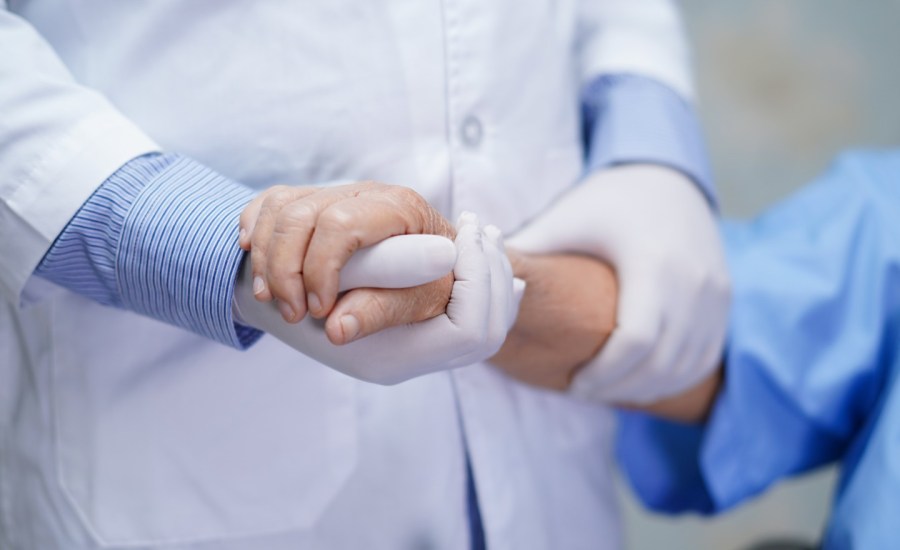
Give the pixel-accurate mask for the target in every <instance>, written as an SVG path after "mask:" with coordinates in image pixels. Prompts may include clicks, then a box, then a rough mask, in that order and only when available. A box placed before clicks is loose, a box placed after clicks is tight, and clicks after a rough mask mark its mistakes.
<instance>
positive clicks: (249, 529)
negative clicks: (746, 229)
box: [0, 0, 689, 550]
mask: <svg viewBox="0 0 900 550" xmlns="http://www.w3.org/2000/svg"><path fill="white" fill-rule="evenodd" d="M7 9H8V10H9V11H2V10H0V235H2V238H0V296H2V300H0V548H2V549H4V550H37V549H40V550H81V549H92V548H101V547H102V548H118V547H131V548H141V549H144V548H158V549H167V550H172V549H186V548H191V549H198V550H199V549H203V550H225V549H229V550H230V549H267V550H279V549H282V548H284V549H287V548H290V549H292V550H297V549H305V548H350V549H360V548H367V549H385V550H397V549H406V548H435V549H437V548H440V549H444V548H446V549H465V548H467V547H468V537H469V535H468V522H467V517H466V504H465V483H464V480H465V450H464V449H465V448H468V452H469V454H470V457H471V461H472V468H473V471H474V475H475V479H476V483H477V486H478V493H479V497H480V503H481V510H482V514H483V520H484V524H485V530H486V535H487V539H488V543H489V547H490V548H491V549H511V550H513V549H515V550H521V549H551V548H553V549H563V548H564V549H578V548H615V547H617V546H619V545H620V542H621V537H620V532H619V527H618V526H617V511H616V506H615V499H614V495H613V486H612V481H611V475H610V458H609V444H610V441H609V438H610V432H611V418H610V414H609V412H608V411H607V410H605V409H603V408H600V407H596V406H593V405H588V404H583V403H579V402H576V401H575V400H573V399H571V398H568V397H566V396H563V395H556V394H551V393H547V392H542V391H538V390H534V389H531V388H528V387H525V386H523V385H520V384H518V383H515V382H512V381H510V380H509V379H507V378H505V377H504V376H503V375H501V374H499V373H498V372H495V371H494V370H492V369H490V368H489V367H487V366H484V365H476V366H472V367H468V368H464V369H460V370H457V371H455V372H449V373H446V372H445V373H439V374H435V375H430V376H425V377H422V378H420V379H417V380H414V381H411V382H409V383H406V384H402V385H399V386H396V387H380V386H375V385H370V384H366V383H362V382H358V381H356V380H353V379H350V378H348V377H345V376H343V375H341V374H338V373H335V372H333V371H331V370H330V369H327V368H325V367H322V366H321V365H318V364H316V363H315V362H313V361H312V360H309V359H307V358H305V357H303V356H301V355H299V354H297V353H296V352H294V351H292V350H290V349H288V348H287V347H285V346H284V345H282V344H280V343H279V342H278V341H276V340H274V339H273V338H264V339H263V340H262V341H261V342H260V343H259V344H258V345H257V346H255V347H254V348H252V349H251V350H250V351H249V352H246V353H241V352H238V351H234V350H231V349H227V348H225V347H223V346H221V345H219V344H216V343H213V342H210V341H205V340H203V339H201V338H199V337H197V336H194V335H192V334H190V333H187V332H185V331H182V330H179V329H176V328H173V327H170V326H166V325H163V324H161V323H159V322H156V321H153V320H149V319H146V318H142V317H140V316H138V315H136V314H132V313H129V312H126V311H119V310H115V309H111V308H107V307H103V306H100V305H97V304H95V303H92V302H90V301H88V300H86V299H84V298H81V297H79V296H77V295H75V294H73V293H70V292H68V291H65V290H62V289H59V288H56V287H53V286H52V285H50V284H49V283H43V282H42V281H41V280H39V279H37V278H34V277H31V273H32V271H33V269H34V268H35V266H36V265H37V263H38V262H39V260H40V258H41V257H42V256H43V254H44V253H45V252H46V250H47V249H48V248H49V246H50V244H51V243H52V241H53V240H54V238H55V237H56V235H57V234H58V233H59V231H60V230H61V229H62V228H63V227H64V225H65V224H66V222H67V221H68V220H69V219H70V218H71V217H72V215H74V213H75V211H76V210H77V208H78V207H79V206H80V205H81V204H82V203H83V202H84V201H85V200H86V199H87V197H88V196H89V195H90V193H91V192H92V191H93V190H94V189H95V188H96V187H97V186H98V185H99V184H100V183H101V182H102V181H103V180H104V179H105V178H106V177H107V176H108V175H109V174H110V173H112V172H113V171H114V170H115V169H116V168H117V167H119V166H120V165H122V164H123V163H124V162H126V161H127V160H129V159H130V158H132V157H134V156H136V155H139V154H141V153H144V152H148V151H153V150H166V151H176V152H180V153H184V154H187V155H190V156H193V157H194V158H196V159H198V160H200V161H202V162H204V163H206V164H208V165H209V166H211V167H213V168H215V169H216V170H218V171H220V172H222V173H224V174H226V175H228V176H230V177H232V178H235V179H237V180H240V181H242V182H245V183H247V184H250V185H253V186H257V187H260V188H263V187H266V186H269V185H272V184H275V183H282V182H289V183H296V184H308V183H312V182H322V181H332V180H340V179H348V178H372V179H378V180H382V181H386V182H390V183H397V184H404V185H409V186H411V187H414V188H415V189H416V190H418V191H419V192H421V193H422V194H423V195H424V196H425V197H426V198H427V199H428V200H429V201H431V203H432V204H434V205H435V206H437V207H438V208H439V209H440V210H441V211H442V212H443V213H445V214H446V215H448V216H451V217H453V216H456V215H457V214H458V213H459V212H460V211H461V210H463V209H467V210H473V211H475V212H477V213H479V215H480V216H481V217H482V219H483V220H485V221H490V222H493V223H496V224H498V225H499V226H500V227H501V228H502V229H504V230H506V231H511V230H514V229H515V228H516V227H518V226H520V225H521V224H522V223H523V222H525V221H526V220H527V219H529V218H530V217H531V216H533V215H534V214H535V213H537V212H539V211H540V210H541V209H543V208H544V207H546V206H547V205H548V203H549V202H550V201H552V199H553V198H554V197H556V196H557V195H559V194H560V193H561V192H562V191H563V190H564V189H566V187H568V186H570V185H571V184H573V182H575V181H576V180H577V179H578V177H579V175H580V172H581V169H582V149H581V146H580V139H579V112H578V107H579V103H578V92H579V88H580V85H581V84H582V83H583V82H584V81H585V80H586V79H588V78H590V77H593V76H596V75H598V74H600V73H602V72H631V73H639V74H644V75H648V76H651V77H655V78H657V79H660V80H662V81H664V82H666V83H668V84H669V85H670V86H672V87H673V88H675V89H676V90H679V91H681V92H683V93H685V94H687V93H689V85H688V78H687V69H686V63H685V52H684V45H683V43H682V36H681V35H680V29H679V25H678V21H677V17H676V14H675V13H674V8H673V7H672V5H671V4H670V2H668V1H665V0H642V1H641V2H637V1H635V0H595V1H593V2H583V3H580V4H579V3H578V2H577V1H576V0H558V1H553V2H551V1H549V0H529V1H527V2H523V1H520V0H495V1H491V2H485V1H484V0H444V1H443V2H438V1H436V0H429V1H424V0H422V1H415V2H397V1H394V2H388V1H383V0H379V1H375V0H366V1H359V0H356V1H350V0H327V1H321V2H238V1H237V0H216V1H209V2H179V1H175V0H155V1H150V0H144V1H131V2H124V1H122V0H80V1H75V0H31V1H27V2H26V1H23V2H13V1H10V2H7Z"/></svg>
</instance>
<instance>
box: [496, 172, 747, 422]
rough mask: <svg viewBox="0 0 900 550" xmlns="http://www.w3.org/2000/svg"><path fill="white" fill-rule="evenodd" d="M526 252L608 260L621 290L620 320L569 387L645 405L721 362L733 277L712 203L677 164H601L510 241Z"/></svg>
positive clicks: (608, 399) (598, 397)
mask: <svg viewBox="0 0 900 550" xmlns="http://www.w3.org/2000/svg"><path fill="white" fill-rule="evenodd" d="M508 245H509V247H510V248H514V249H518V250H521V251H523V252H528V253H538V254H540V253H553V252H574V253H581V254H585V255H588V256H593V257H595V258H598V259H602V260H605V261H608V262H609V263H610V264H612V265H613V267H614V268H615V270H616V273H617V277H618V281H619V288H620V295H619V302H618V312H617V322H616V328H615V329H614V331H613V333H612V335H611V336H610V338H609V340H608V341H607V343H606V344H605V346H604V347H603V349H602V350H601V351H600V353H599V354H598V355H597V356H596V357H595V358H594V359H593V360H592V361H590V362H588V363H587V364H586V365H584V366H583V367H582V368H581V370H580V371H579V372H578V373H577V374H576V376H575V377H574V379H573V381H572V386H571V388H570V390H571V391H572V392H573V393H575V394H577V395H580V396H583V397H586V398H588V399H593V400H599V401H603V402H613V403H635V404H643V403H650V402H654V401H657V400H659V399H661V398H664V397H667V396H670V395H675V394H678V393H680V392H682V391H684V390H685V389H687V388H689V387H691V386H693V385H695V384H696V383H698V382H700V381H701V380H703V379H705V378H706V377H707V376H708V375H709V374H710V373H711V372H712V371H713V370H714V369H715V368H716V366H717V365H718V364H719V362H720V360H721V354H722V349H723V346H724V340H725V332H726V328H727V321H728V309H729V303H730V283H729V277H728V270H727V266H726V263H725V257H724V251H723V248H722V245H721V242H720V239H719V232H718V229H717V226H716V223H715V220H714V217H713V214H712V212H711V210H710V207H709V205H708V204H707V202H706V199H705V198H704V197H703V195H702V194H701V192H700V191H699V190H698V189H697V188H696V186H695V185H694V184H693V183H692V182H691V181H690V180H689V179H687V178H686V177H685V176H683V175H681V174H680V173H679V172H676V171H674V170H671V169H668V168H663V167H657V166H650V165H630V166H623V167H618V168H612V169H608V170H603V171H601V172H598V173H596V174H594V175H592V176H590V177H588V178H587V179H586V180H585V181H584V182H583V183H582V184H581V185H579V186H578V187H576V188H574V189H572V190H571V191H569V192H568V193H567V194H566V195H564V196H563V197H561V198H560V200H559V201H558V202H557V203H555V204H554V205H553V206H551V207H550V208H549V209H548V210H547V211H546V212H544V213H543V214H542V215H540V216H539V217H538V218H537V219H535V220H534V221H533V222H531V223H530V224H529V225H527V226H526V227H525V228H524V229H522V230H521V231H519V232H518V233H517V234H516V235H514V236H513V237H512V238H510V239H509V240H508Z"/></svg>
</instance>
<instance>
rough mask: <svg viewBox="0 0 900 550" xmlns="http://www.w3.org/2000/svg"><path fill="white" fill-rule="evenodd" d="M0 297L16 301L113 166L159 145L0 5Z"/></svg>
mask: <svg viewBox="0 0 900 550" xmlns="http://www.w3.org/2000/svg"><path fill="white" fill-rule="evenodd" d="M0 52H3V53H2V54H0V82H2V83H3V84H2V86H0V113H2V116H0V235H3V236H4V238H3V239H2V240H0V258H2V261H0V298H2V299H5V300H8V301H10V302H12V303H18V302H19V299H20V296H21V292H22V289H23V288H24V287H25V284H26V282H27V281H28V279H29V278H30V277H31V274H32V272H33V271H34V269H35V267H36V266H37V265H38V263H39V262H40V260H41V258H42V257H43V256H44V254H45V252H46V251H47V250H48V249H49V248H50V245H51V244H52V243H53V241H54V239H55V238H56V236H57V235H58V234H59V233H60V232H61V231H62V230H63V228H64V227H65V225H66V223H67V222H68V221H69V220H70V219H71V218H72V216H74V215H75V213H76V212H77V211H78V208H79V207H80V206H81V205H82V204H83V203H84V202H85V201H86V200H87V199H88V197H90V195H91V193H93V191H94V190H95V189H96V188H97V187H98V186H99V185H100V184H102V183H103V181H104V180H106V178H107V177H108V176H110V175H111V174H112V173H113V172H115V171H116V169H118V168H119V167H120V166H122V165H123V164H125V163H126V162H128V161H129V160H131V159H132V158H135V157H137V156H140V155H142V154H145V153H149V152H154V151H157V150H158V147H157V146H156V144H155V143H154V142H153V140H152V139H150V138H149V137H148V136H147V135H145V134H144V133H143V132H142V131H141V130H140V129H139V128H137V127H136V126H135V125H134V124H133V123H131V122H130V121H129V120H128V119H127V118H126V117H125V116H124V115H122V114H121V113H120V112H119V111H118V110H116V108H115V107H114V106H113V105H112V104H111V103H110V102H109V101H108V100H107V99H105V98H104V97H103V96H102V95H100V94H99V93H97V92H95V91H92V90H90V89H88V88H85V87H83V86H80V85H79V84H78V83H76V82H75V81H74V79H73V78H72V76H71V74H70V73H69V71H68V70H67V68H66V67H65V66H64V65H63V63H62V61H60V59H59V58H58V56H57V55H56V53H55V52H54V51H53V49H52V48H51V47H50V46H49V45H48V44H47V42H46V41H45V40H44V39H43V38H42V37H41V36H40V35H39V34H38V33H37V32H36V31H35V29H34V28H33V27H32V26H31V25H30V24H29V23H28V22H27V21H25V20H23V19H22V18H20V17H18V16H16V15H14V14H12V13H10V12H8V11H7V10H6V9H5V4H4V5H3V7H2V9H0Z"/></svg>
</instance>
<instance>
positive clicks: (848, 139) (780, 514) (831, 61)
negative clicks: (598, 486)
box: [622, 0, 900, 550]
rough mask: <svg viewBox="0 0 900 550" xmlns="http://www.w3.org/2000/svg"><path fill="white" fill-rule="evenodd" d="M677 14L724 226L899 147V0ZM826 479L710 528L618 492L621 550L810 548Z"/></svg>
mask: <svg viewBox="0 0 900 550" xmlns="http://www.w3.org/2000/svg"><path fill="white" fill-rule="evenodd" d="M682 6H683V8H684V11H685V18H686V21H687V24H688V30H689V32H690V33H691V38H692V41H693V45H694V57H695V69H696V72H697V82H698V95H699V103H698V106H699V110H700V114H701V117H702V119H703V123H704V126H705V129H706V135H707V139H708V142H709V147H710V153H711V157H712V164H713V170H714V173H715V175H716V181H717V185H718V189H719V192H720V196H721V200H722V210H723V213H724V215H725V216H727V217H738V218H747V217H751V216H753V215H754V214H756V213H758V212H760V211H761V210H762V209H763V208H765V207H766V206H767V205H770V204H772V203H773V202H775V201H777V200H778V199H780V198H782V197H784V196H786V195H787V194H789V193H790V192H791V191H792V190H794V189H796V188H798V187H800V186H801V185H803V184H804V183H807V182H809V181H810V180H811V179H813V178H814V177H816V176H817V175H818V174H820V173H821V172H822V171H823V170H824V169H825V168H826V167H827V166H828V164H829V162H830V161H831V159H832V158H833V157H834V155H835V154H836V153H837V152H838V151H840V150H842V149H847V148H857V147H884V146H900V99H898V91H900V65H898V62H897V56H898V55H900V33H898V32H897V25H898V23H900V0H867V1H864V2H848V1H846V0H790V1H788V0H728V1H722V0H685V1H684V2H682ZM898 185H900V182H898ZM835 478H836V475H835V471H834V469H826V470H823V471H820V472H817V473H814V474H811V475H808V476H806V477H803V478H800V479H798V480H794V481H790V482H787V483H784V484H782V485H781V486H780V487H779V488H778V489H777V490H775V491H773V492H771V493H769V494H768V495H767V496H765V497H763V498H760V499H757V500H755V501H753V502H751V503H749V504H747V505H745V506H743V507H741V508H738V509H737V510H735V511H733V512H731V513H728V514H726V515H724V516H722V517H720V518H717V519H714V520H708V519H703V518H698V517H696V516H681V517H677V518H664V517H660V516H652V515H650V514H648V513H647V512H644V511H643V510H642V509H641V507H640V505H639V504H637V503H636V502H635V501H634V499H633V498H632V497H631V495H630V494H629V492H628V490H627V488H625V487H624V485H623V491H622V492H623V493H624V494H625V496H626V498H625V501H626V504H625V510H624V512H625V513H624V515H625V522H626V527H627V536H628V548H629V549H631V550H657V549H660V548H677V549H691V550H694V549H696V550H706V549H715V550H741V549H744V548H748V547H749V546H750V545H751V544H752V543H754V542H758V541H760V540H762V539H766V538H772V537H782V536H789V537H792V538H798V539H801V540H806V541H809V542H815V541H817V540H818V537H819V535H820V533H821V532H822V529H823V526H824V524H825V521H826V517H827V512H828V509H829V506H830V504H831V500H832V492H833V487H834V481H835Z"/></svg>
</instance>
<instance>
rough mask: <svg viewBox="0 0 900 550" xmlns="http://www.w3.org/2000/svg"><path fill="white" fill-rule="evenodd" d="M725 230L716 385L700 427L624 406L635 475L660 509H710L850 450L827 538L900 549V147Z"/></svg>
mask: <svg viewBox="0 0 900 550" xmlns="http://www.w3.org/2000/svg"><path fill="white" fill-rule="evenodd" d="M723 232H724V236H725V243H726V248H727V253H728V260H729V264H730V268H731V271H732V276H733V281H734V305H733V312H732V315H731V326H730V330H729V341H728V346H727V355H726V369H725V383H724V386H723V390H722V391H721V392H720V395H719V397H718V400H717V401H716V403H715V406H714V409H713V411H712V414H711V417H710V418H709V420H708V422H707V423H706V425H705V426H699V427H695V426H681V425H677V424H672V423H667V422H663V421H659V420H653V419H651V418H649V417H646V416H644V415H640V414H634V413H622V414H621V421H622V422H621V424H620V431H619V437H618V448H617V454H618V457H619V460H620V462H621V464H622V467H623V469H624V470H625V472H626V474H627V476H628V478H629V479H630V481H631V483H632V485H633V486H634V488H635V489H636V491H637V493H638V494H639V495H640V497H641V498H642V499H643V500H644V502H646V503H647V504H648V505H650V506H652V507H654V508H657V509H660V510H665V511H669V512H677V511H685V510H695V511H700V512H703V513H713V512H717V511H720V510H724V509H727V508H729V507H731V506H734V505H736V504H737V503H739V502H742V501H744V500H746V499H748V498H749V497H752V496H753V495H756V494H758V493H759V492H761V491H763V490H764V489H766V488H767V487H769V486H771V485H772V484H773V483H775V482H776V481H778V480H779V479H781V478H784V477H787V476H790V475H793V474H797V473H800V472H804V471H808V470H811V469H814V468H816V467H818V466H820V465H822V464H826V463H829V462H834V461H841V464H842V466H841V480H840V484H839V487H838V491H837V495H836V500H835V503H834V511H833V514H832V517H831V520H830V523H829V526H828V529H827V532H826V533H825V536H824V547H825V548H834V549H847V548H859V549H866V550H869V549H880V548H885V549H887V548H891V549H895V548H900V530H898V520H900V380H898V372H900V152H871V153H855V154H847V155H844V156H843V157H841V158H840V159H839V160H838V162H837V163H836V164H835V165H834V166H833V167H832V169H831V170H830V172H829V173H828V174H827V175H825V176H824V177H822V178H821V179H819V180H818V181H817V182H816V183H814V184H813V185H811V186H809V187H807V188H805V189H803V190H801V191H800V192H799V193H797V194H796V195H795V196H793V197H791V198H789V199H788V200H786V201H784V202H783V203H781V204H779V205H777V206H776V207H774V208H772V209H771V210H769V211H768V212H767V213H765V214H763V215H762V216H760V217H759V218H758V219H756V220H754V221H752V222H749V223H729V224H725V226H724V227H723Z"/></svg>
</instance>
